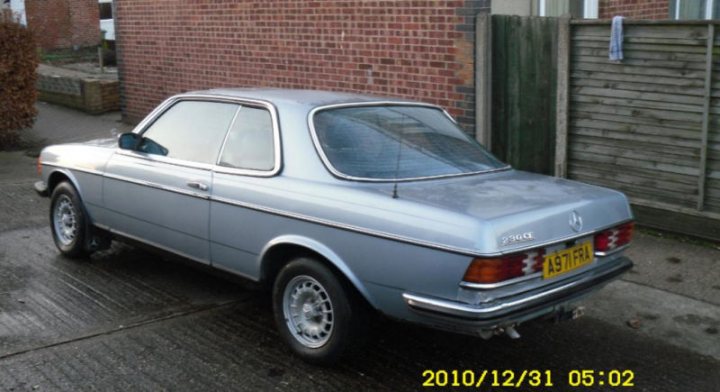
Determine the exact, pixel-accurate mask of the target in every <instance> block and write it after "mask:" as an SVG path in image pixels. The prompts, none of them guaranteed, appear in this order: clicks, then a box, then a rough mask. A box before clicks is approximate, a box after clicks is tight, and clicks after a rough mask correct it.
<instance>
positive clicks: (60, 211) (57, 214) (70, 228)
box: [53, 195, 77, 245]
mask: <svg viewBox="0 0 720 392" xmlns="http://www.w3.org/2000/svg"><path fill="white" fill-rule="evenodd" d="M53 228H54V229H55V235H56V236H57V239H58V240H59V241H60V243H62V244H63V245H70V244H71V243H72V242H73V241H74V240H75V237H76V236H77V216H76V215H75V206H74V205H73V202H72V200H70V198H69V197H68V196H66V195H61V196H59V197H58V199H57V202H56V203H55V210H54V211H53Z"/></svg>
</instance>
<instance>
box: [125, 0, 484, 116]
mask: <svg viewBox="0 0 720 392" xmlns="http://www.w3.org/2000/svg"><path fill="white" fill-rule="evenodd" d="M489 3H490V2H489V0H453V1H431V0H413V1H403V0H395V1H368V0H354V1H348V0H344V1H341V0H336V1H335V0H328V1H309V0H247V1H242V2H238V1H235V0H223V1H208V0H199V1H193V2H187V1H180V0H166V1H163V2H157V1H156V0H137V1H131V2H128V1H119V2H116V4H115V7H116V8H115V17H116V39H117V41H116V43H117V49H118V57H119V60H118V63H119V64H118V66H119V68H120V78H121V86H122V108H123V114H124V117H125V119H126V120H128V121H131V122H136V121H138V120H139V119H141V118H142V117H143V116H145V115H146V114H147V113H148V112H149V111H150V110H151V109H152V108H153V107H154V106H155V105H157V104H158V103H159V102H160V101H162V100H163V99H164V98H166V97H168V96H170V95H172V94H175V93H179V92H183V91H187V90H194V89H205V88H211V87H218V86H238V87H242V86H271V87H288V88H309V89H328V90H338V91H351V92H363V93H375V94H381V95H390V96H399V97H408V98H413V99H418V100H423V101H429V102H433V103H436V104H439V105H442V106H443V107H446V108H447V109H448V110H449V112H450V113H451V114H452V115H454V116H455V117H456V118H457V119H458V121H459V122H460V123H461V124H463V125H464V126H465V127H466V128H467V129H468V130H470V129H471V128H472V127H473V126H474V106H475V104H474V100H475V97H474V92H475V88H474V41H475V33H474V27H475V22H474V18H475V15H477V14H478V13H479V12H481V11H483V10H488V9H489Z"/></svg>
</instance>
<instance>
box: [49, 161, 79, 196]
mask: <svg viewBox="0 0 720 392" xmlns="http://www.w3.org/2000/svg"><path fill="white" fill-rule="evenodd" d="M63 181H68V182H70V184H72V186H73V187H74V188H75V190H76V191H77V193H78V195H80V199H81V200H82V199H83V195H82V189H80V185H79V184H78V181H77V179H76V178H75V176H74V175H73V174H72V173H71V172H70V170H67V169H62V168H56V169H54V170H53V171H52V172H51V173H50V174H49V175H48V179H47V189H48V194H49V195H52V192H53V190H55V187H56V186H57V185H58V184H60V183H61V182H63Z"/></svg>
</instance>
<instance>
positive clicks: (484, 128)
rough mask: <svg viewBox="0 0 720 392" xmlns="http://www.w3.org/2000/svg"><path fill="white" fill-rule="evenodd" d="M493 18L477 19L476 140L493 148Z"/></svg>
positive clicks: (480, 15) (487, 15) (481, 17)
mask: <svg viewBox="0 0 720 392" xmlns="http://www.w3.org/2000/svg"><path fill="white" fill-rule="evenodd" d="M491 68H492V16H491V15H490V13H489V12H483V13H480V14H478V16H477V17H476V18H475V139H477V141H478V142H480V144H482V145H483V146H485V148H487V149H488V150H491V148H492V123H491V115H492V106H491V104H492V77H491V75H492V73H491V72H492V69H491Z"/></svg>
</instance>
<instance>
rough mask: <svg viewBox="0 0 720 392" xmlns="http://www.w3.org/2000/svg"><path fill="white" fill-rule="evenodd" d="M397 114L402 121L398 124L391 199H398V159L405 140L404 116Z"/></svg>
mask: <svg viewBox="0 0 720 392" xmlns="http://www.w3.org/2000/svg"><path fill="white" fill-rule="evenodd" d="M397 113H399V114H400V116H402V121H401V122H400V139H398V142H399V143H400V145H399V146H398V153H397V160H396V161H395V183H394V184H393V193H392V198H393V199H397V198H398V191H397V190H398V174H400V159H401V157H402V148H403V140H404V139H405V114H404V113H402V112H397Z"/></svg>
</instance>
